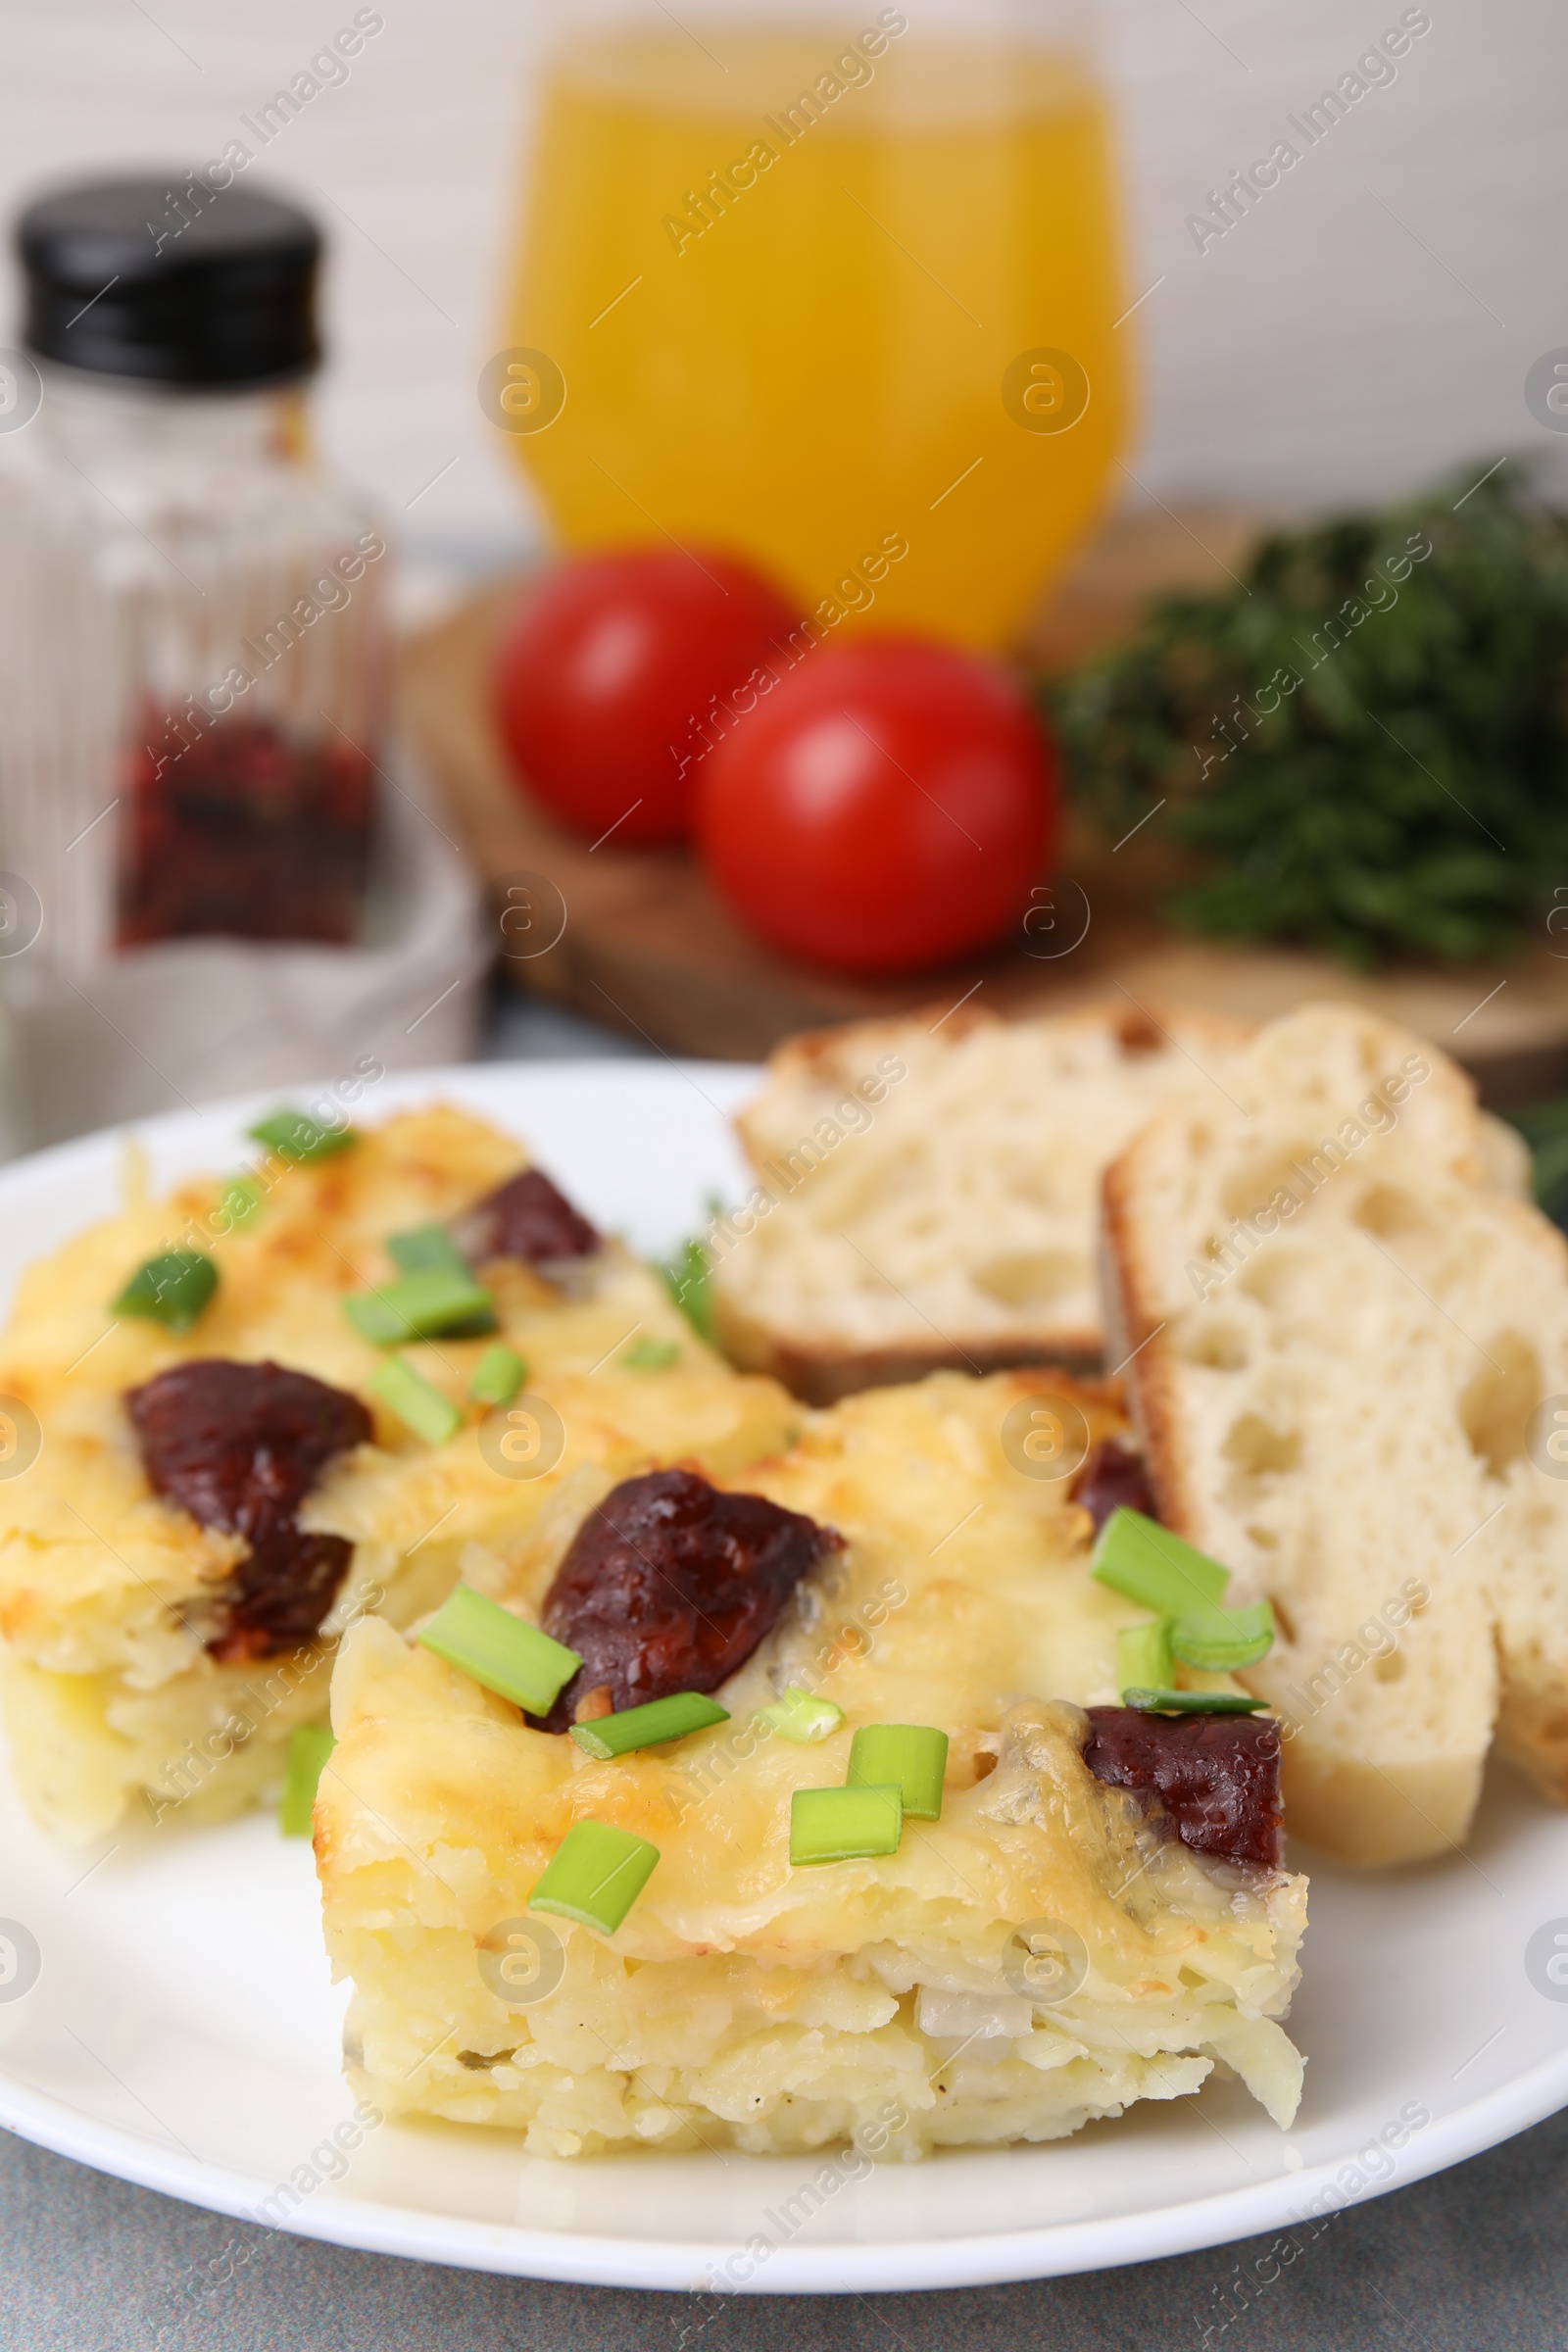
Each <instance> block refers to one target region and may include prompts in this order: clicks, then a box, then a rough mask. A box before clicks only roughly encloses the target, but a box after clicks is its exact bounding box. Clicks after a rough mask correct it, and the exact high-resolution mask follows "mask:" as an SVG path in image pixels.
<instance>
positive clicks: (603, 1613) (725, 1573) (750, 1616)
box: [540, 1470, 844, 1732]
mask: <svg viewBox="0 0 1568 2352" xmlns="http://www.w3.org/2000/svg"><path fill="white" fill-rule="evenodd" d="M843 1542H844V1539H843V1537H842V1536H840V1535H839V1534H837V1533H836V1531H835V1530H834V1529H832V1528H830V1527H819V1526H818V1525H817V1523H816V1521H815V1520H814V1519H808V1518H806V1517H805V1516H804V1514H803V1513H801V1512H799V1511H787V1510H785V1509H783V1508H782V1506H781V1505H780V1504H778V1503H776V1502H768V1501H767V1500H766V1499H765V1498H764V1497H763V1496H762V1495H728V1494H724V1493H721V1492H720V1490H719V1489H718V1488H716V1487H711V1486H710V1485H709V1483H708V1481H707V1480H706V1479H705V1478H698V1477H696V1476H695V1475H694V1474H693V1473H692V1472H691V1471H689V1470H653V1471H649V1472H648V1473H647V1474H646V1476H644V1477H642V1478H628V1479H625V1480H624V1481H623V1482H622V1483H621V1485H619V1486H618V1487H616V1488H615V1489H614V1490H613V1493H611V1494H609V1495H606V1497H605V1499H604V1501H603V1502H602V1503H601V1504H600V1505H599V1507H598V1508H597V1510H594V1511H590V1513H589V1514H588V1517H587V1518H586V1519H585V1520H584V1521H583V1523H582V1525H581V1527H580V1528H579V1529H578V1530H577V1533H576V1535H575V1536H574V1537H573V1539H572V1542H571V1547H570V1549H569V1550H568V1551H567V1553H566V1556H565V1558H564V1560H563V1561H562V1563H561V1566H560V1568H559V1569H558V1570H557V1571H556V1579H555V1582H554V1584H553V1585H552V1586H551V1588H550V1591H549V1593H547V1594H546V1596H545V1605H544V1609H543V1612H542V1614H541V1618H540V1623H541V1624H542V1625H543V1627H544V1630H545V1632H546V1633H547V1634H553V1635H554V1637H555V1639H556V1640H557V1641H558V1642H565V1644H566V1646H567V1648H568V1649H574V1650H576V1652H577V1654H578V1656H579V1657H580V1658H581V1659H582V1661H583V1663H582V1669H581V1671H580V1673H578V1674H577V1675H576V1676H575V1677H574V1678H573V1680H572V1681H571V1682H570V1683H568V1684H567V1686H566V1688H565V1690H564V1691H563V1692H562V1694H561V1696H560V1698H559V1699H558V1700H557V1701H556V1704H555V1707H554V1709H553V1710H552V1712H551V1714H550V1716H549V1718H548V1720H547V1724H546V1728H547V1729H548V1730H550V1731H553V1732H559V1731H564V1730H565V1729H566V1727H567V1725H568V1724H569V1723H570V1722H571V1720H572V1708H573V1704H574V1702H575V1699H576V1697H577V1695H578V1693H579V1691H591V1690H594V1689H595V1688H597V1687H599V1686H608V1688H609V1691H610V1695H611V1700H612V1703H613V1706H614V1707H615V1708H616V1709H617V1710H618V1709H620V1708H622V1707H637V1706H641V1705H642V1704H643V1703H644V1701H645V1700H647V1699H653V1698H666V1697H668V1696H669V1695H670V1693H671V1692H673V1691H716V1690H717V1688H718V1686H719V1684H720V1683H721V1682H723V1681H724V1680H725V1679H726V1677H727V1676H729V1675H732V1674H733V1673H735V1671H736V1669H737V1668H738V1667H741V1666H744V1665H745V1663H746V1661H747V1659H748V1658H749V1657H750V1656H751V1654H752V1652H753V1650H754V1649H755V1648H756V1647H757V1645H758V1643H759V1642H760V1641H761V1639H762V1637H763V1635H764V1634H765V1633H767V1632H768V1630H769V1629H770V1627H771V1626H772V1625H773V1624H774V1622H775V1620H776V1619H777V1617H778V1614H779V1612H780V1610H781V1609H782V1608H783V1606H784V1604H785V1602H786V1601H787V1600H788V1599H789V1597H790V1594H791V1593H793V1592H794V1590H795V1588H796V1586H797V1585H798V1584H799V1583H800V1581H801V1579H802V1577H803V1576H805V1575H807V1574H808V1573H809V1571H810V1570H811V1569H812V1568H814V1567H815V1566H816V1564H817V1562H818V1561H819V1560H821V1559H823V1558H825V1556H826V1555H827V1554H828V1553H829V1552H832V1551H838V1550H840V1549H842V1547H843Z"/></svg>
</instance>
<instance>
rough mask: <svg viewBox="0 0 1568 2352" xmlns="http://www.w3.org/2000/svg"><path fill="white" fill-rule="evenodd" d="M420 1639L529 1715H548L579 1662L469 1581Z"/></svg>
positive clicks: (455, 1591) (456, 1590)
mask: <svg viewBox="0 0 1568 2352" xmlns="http://www.w3.org/2000/svg"><path fill="white" fill-rule="evenodd" d="M419 1641H420V1642H421V1643H422V1645H423V1646H424V1648H426V1649H432V1650H434V1652H435V1654H436V1656H437V1657H438V1658H444V1659H445V1660H446V1662H447V1664H448V1665H449V1666H455V1667H456V1668H457V1670H458V1672H459V1673H460V1674H466V1675H468V1676H470V1677H471V1678H472V1680H473V1681H474V1682H476V1683H483V1685H484V1687H485V1689H486V1690H487V1691H498V1692H499V1693H500V1695H501V1697H503V1698H510V1699H511V1701H512V1703H513V1705H514V1706H516V1707H521V1708H522V1710H523V1712H524V1713H525V1714H528V1715H548V1714H549V1712H550V1710H551V1708H552V1707H553V1706H554V1705H555V1703H556V1701H557V1699H558V1698H559V1697H560V1696H561V1693H562V1691H564V1689H565V1687H566V1685H567V1684H568V1683H569V1682H570V1680H571V1678H572V1676H573V1675H574V1674H575V1673H576V1671H577V1669H578V1667H579V1666H580V1665H581V1664H582V1660H581V1658H579V1657H578V1655H577V1653H576V1651H575V1650H574V1649H568V1648H567V1647H566V1645H565V1643H564V1642H555V1641H552V1640H551V1638H550V1636H549V1635H548V1634H542V1633H541V1632H540V1630H539V1628H538V1627H537V1626H536V1625H527V1624H525V1623H524V1622H523V1620H522V1619H521V1618H520V1617H514V1616H513V1614H512V1611H511V1610H510V1609H504V1608H503V1607H502V1606H501V1603H500V1602H499V1601H498V1600H487V1599H486V1598H485V1596H484V1594H483V1593H475V1591H474V1590H473V1587H472V1586H471V1585H458V1586H456V1587H454V1589H453V1591H452V1593H450V1594H449V1596H448V1598H447V1599H446V1600H445V1601H444V1602H443V1603H442V1605H441V1607H440V1608H439V1609H437V1611H436V1613H435V1615H434V1616H433V1617H432V1618H431V1620H430V1622H429V1624H428V1625H427V1626H426V1627H425V1629H424V1631H423V1633H421V1634H420V1636H419Z"/></svg>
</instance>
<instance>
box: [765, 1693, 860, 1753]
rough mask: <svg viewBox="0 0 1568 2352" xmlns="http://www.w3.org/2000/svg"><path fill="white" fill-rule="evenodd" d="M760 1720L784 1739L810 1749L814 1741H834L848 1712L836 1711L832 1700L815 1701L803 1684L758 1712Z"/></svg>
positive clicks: (841, 1709) (837, 1708)
mask: <svg viewBox="0 0 1568 2352" xmlns="http://www.w3.org/2000/svg"><path fill="white" fill-rule="evenodd" d="M757 1720H758V1722H759V1723H765V1724H766V1725H767V1726H768V1728H769V1730H770V1731H775V1732H777V1733H778V1734H779V1735H780V1737H781V1738H783V1739H785V1740H796V1741H797V1742H798V1743H799V1745H800V1746H802V1747H808V1746H809V1745H810V1743H811V1741H812V1740H827V1739H830V1738H831V1737H832V1735H833V1734H834V1733H835V1732H836V1731H837V1730H838V1728H839V1725H840V1724H841V1723H842V1722H843V1721H844V1709H843V1708H842V1707H836V1706H835V1705H834V1704H833V1701H832V1700H831V1699H830V1698H813V1697H812V1696H811V1693H810V1692H809V1691H803V1690H802V1689H801V1686H800V1684H799V1683H791V1685H790V1687H789V1689H788V1690H787V1691H785V1692H784V1693H783V1694H782V1696H781V1697H779V1698H776V1699H775V1700H774V1701H773V1704H772V1705H771V1706H770V1707H759V1708H758V1710H757Z"/></svg>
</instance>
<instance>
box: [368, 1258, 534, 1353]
mask: <svg viewBox="0 0 1568 2352" xmlns="http://www.w3.org/2000/svg"><path fill="white" fill-rule="evenodd" d="M343 1312H344V1313H345V1314H346V1315H347V1317H348V1319H349V1321H350V1322H351V1323H352V1324H353V1326H354V1328H355V1330H356V1331H357V1332H358V1333H359V1335H360V1337H361V1339H362V1340H368V1341H369V1343H370V1345H371V1347H372V1348H396V1347H398V1346H399V1345H400V1344H401V1343H402V1342H404V1341H406V1340H439V1339H459V1338H466V1337H467V1336H468V1335H470V1334H472V1333H475V1332H481V1331H494V1329H495V1327H496V1310H495V1301H494V1300H493V1299H491V1296H490V1294H489V1292H488V1291H487V1290H485V1289H484V1288H483V1286H482V1285H481V1284H479V1283H477V1282H475V1281H474V1279H473V1276H472V1275H471V1274H470V1273H469V1272H468V1269H467V1267H466V1266H465V1267H464V1269H463V1272H462V1273H461V1274H453V1273H451V1272H450V1271H449V1270H448V1269H447V1267H445V1266H426V1267H425V1268H424V1269H423V1271H422V1272H421V1273H418V1274H405V1275H403V1276H402V1277H401V1278H400V1279H399V1280H398V1281H397V1282H388V1283H384V1284H383V1285H382V1286H381V1288H380V1289H379V1290H375V1291H358V1292H356V1293H355V1294H354V1296H353V1297H352V1298H349V1299H344V1301H343Z"/></svg>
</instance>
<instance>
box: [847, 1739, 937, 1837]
mask: <svg viewBox="0 0 1568 2352" xmlns="http://www.w3.org/2000/svg"><path fill="white" fill-rule="evenodd" d="M947 1768H948V1735H947V1733H946V1732H935V1731H932V1729H931V1728H930V1726H929V1725H928V1724H916V1723H863V1724H861V1726H860V1728H859V1730H858V1732H857V1733H856V1735H855V1738H854V1739H853V1740H851V1741H850V1769H849V1771H848V1772H847V1773H846V1775H845V1784H846V1786H847V1787H848V1788H851V1789H871V1788H885V1787H887V1786H888V1785H889V1784H890V1783H891V1784H892V1785H893V1786H894V1787H896V1788H897V1789H898V1790H899V1793H900V1795H901V1796H902V1798H903V1801H904V1811H905V1813H906V1814H907V1816H908V1818H909V1819H911V1820H913V1821H940V1820H941V1818H942V1776H943V1774H944V1773H945V1772H946V1771H947Z"/></svg>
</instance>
